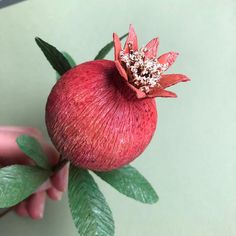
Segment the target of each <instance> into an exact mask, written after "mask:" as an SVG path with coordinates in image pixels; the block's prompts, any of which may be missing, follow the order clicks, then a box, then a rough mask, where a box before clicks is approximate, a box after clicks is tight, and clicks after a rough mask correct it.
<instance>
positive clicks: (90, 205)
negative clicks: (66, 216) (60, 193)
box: [68, 165, 114, 236]
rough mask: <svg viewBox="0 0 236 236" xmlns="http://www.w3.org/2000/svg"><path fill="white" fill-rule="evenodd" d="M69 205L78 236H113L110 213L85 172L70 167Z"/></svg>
mask: <svg viewBox="0 0 236 236" xmlns="http://www.w3.org/2000/svg"><path fill="white" fill-rule="evenodd" d="M68 196H69V204H70V209H71V214H72V218H73V220H74V223H75V226H76V228H77V229H78V232H79V234H80V236H95V235H96V236H113V235H114V221H113V218H112V212H111V210H110V208H109V206H108V205H107V202H106V200H105V198H104V196H103V194H102V193H101V192H100V190H99V188H98V186H97V184H96V183H95V181H94V179H93V177H92V176H91V175H90V174H89V172H88V171H87V170H83V169H80V168H76V167H74V166H72V165H71V166H70V174H69V190H68Z"/></svg>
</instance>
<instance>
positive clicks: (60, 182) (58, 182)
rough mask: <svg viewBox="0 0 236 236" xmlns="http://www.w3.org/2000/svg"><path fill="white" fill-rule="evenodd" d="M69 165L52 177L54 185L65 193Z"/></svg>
mask: <svg viewBox="0 0 236 236" xmlns="http://www.w3.org/2000/svg"><path fill="white" fill-rule="evenodd" d="M68 174H69V163H67V164H66V165H65V166H64V167H63V168H62V169H61V170H59V171H58V172H57V173H55V175H53V176H52V177H51V182H52V185H53V186H54V187H55V188H56V189H57V190H59V191H61V192H65V191H66V190H67V185H68Z"/></svg>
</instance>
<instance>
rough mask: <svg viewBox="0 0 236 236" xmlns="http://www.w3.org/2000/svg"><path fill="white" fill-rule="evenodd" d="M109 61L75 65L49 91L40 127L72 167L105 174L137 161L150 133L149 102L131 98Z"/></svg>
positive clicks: (153, 108)
mask: <svg viewBox="0 0 236 236" xmlns="http://www.w3.org/2000/svg"><path fill="white" fill-rule="evenodd" d="M127 83H128V82H125V81H124V80H123V79H122V78H121V76H120V74H119V72H118V71H117V69H116V66H115V63H114V61H108V60H98V61H90V62H86V63H83V64H80V65H78V66H76V67H74V68H73V69H71V70H69V71H68V72H66V73H65V74H64V75H63V76H62V77H61V79H60V80H59V81H58V82H57V83H56V85H55V86H54V87H53V89H52V91H51V93H50V95H49V97H48V101H47V106H46V125H47V129H48V132H49V135H50V137H51V139H52V142H53V143H54V145H55V146H56V148H57V149H58V151H59V152H60V153H61V154H62V155H63V156H64V157H66V158H68V159H69V160H70V161H71V162H72V163H73V164H74V165H76V166H80V167H82V168H86V169H91V170H97V171H109V170H112V169H116V168H119V167H122V166H123V165H125V164H128V163H130V162H131V161H133V160H134V159H135V158H136V157H138V156H139V155H140V154H141V153H142V152H143V151H144V149H145V148H146V147H147V145H148V144H149V142H150V140H151V138H152V136H153V133H154V131H155V129H156V123H157V111H156V104H155V100H154V99H152V98H146V99H137V97H136V95H135V92H134V91H133V90H132V89H130V87H129V86H128V85H127Z"/></svg>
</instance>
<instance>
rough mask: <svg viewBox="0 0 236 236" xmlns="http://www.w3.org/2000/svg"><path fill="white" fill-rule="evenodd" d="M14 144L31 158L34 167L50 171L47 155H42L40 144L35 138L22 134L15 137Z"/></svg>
mask: <svg viewBox="0 0 236 236" xmlns="http://www.w3.org/2000/svg"><path fill="white" fill-rule="evenodd" d="M16 143H17V145H18V147H19V148H20V149H21V151H22V152H24V153H25V154H26V155H27V156H28V157H29V158H31V159H32V160H33V161H34V162H35V163H36V165H38V166H39V167H42V168H44V169H50V165H49V162H48V158H47V155H46V154H45V153H44V151H43V149H42V147H41V145H40V143H39V142H38V141H37V140H36V139H35V138H33V137H31V136H28V135H25V134H23V135H21V136H19V137H17V139H16Z"/></svg>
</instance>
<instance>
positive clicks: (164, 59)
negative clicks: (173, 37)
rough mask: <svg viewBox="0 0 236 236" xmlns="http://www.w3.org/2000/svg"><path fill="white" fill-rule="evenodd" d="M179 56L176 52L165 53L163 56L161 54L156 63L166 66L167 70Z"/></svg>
mask: <svg viewBox="0 0 236 236" xmlns="http://www.w3.org/2000/svg"><path fill="white" fill-rule="evenodd" d="M178 55H179V53H178V52H167V53H165V54H162V55H161V56H160V57H158V62H159V63H160V64H166V63H167V64H168V68H169V67H170V66H171V65H172V64H173V63H174V62H175V60H176V58H177V56H178Z"/></svg>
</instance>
